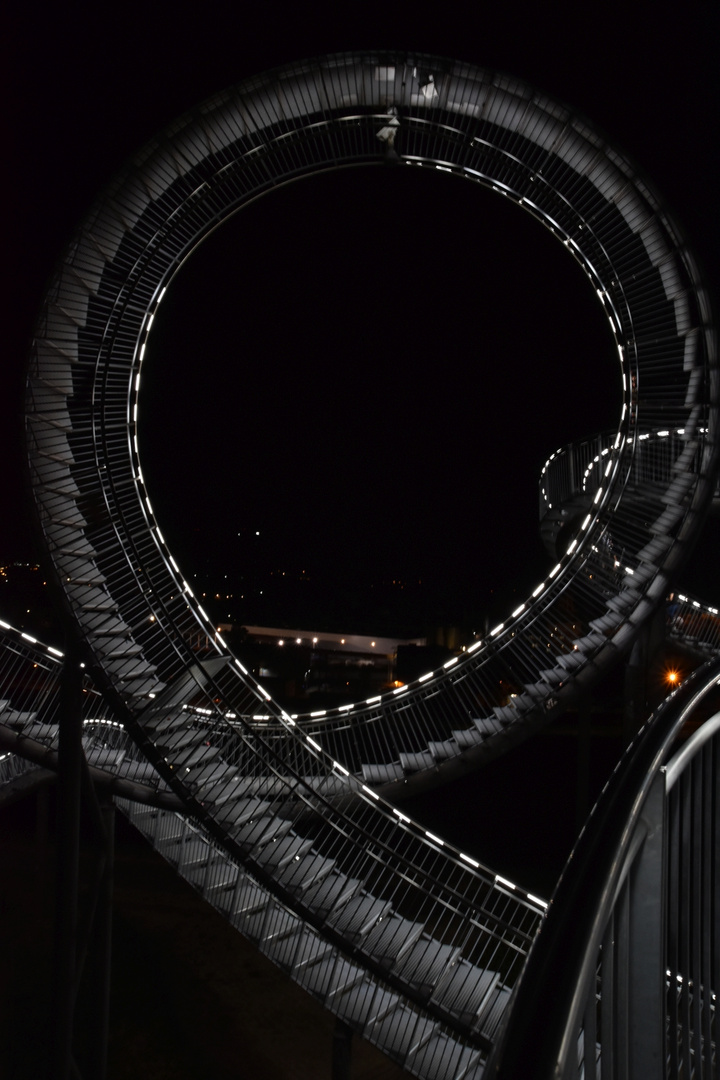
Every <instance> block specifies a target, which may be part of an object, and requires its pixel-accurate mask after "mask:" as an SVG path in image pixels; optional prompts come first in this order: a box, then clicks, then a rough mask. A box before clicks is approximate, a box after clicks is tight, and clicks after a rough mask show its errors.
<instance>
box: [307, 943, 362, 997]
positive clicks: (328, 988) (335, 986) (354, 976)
mask: <svg viewBox="0 0 720 1080" xmlns="http://www.w3.org/2000/svg"><path fill="white" fill-rule="evenodd" d="M364 977H365V972H364V971H363V969H362V968H360V967H357V966H356V965H355V964H353V963H351V961H350V960H346V959H345V957H343V956H340V955H339V954H338V953H336V952H333V954H332V955H331V956H328V957H326V958H325V959H323V960H320V961H319V963H317V964H310V965H308V966H306V967H305V968H304V969H303V970H302V971H301V973H300V977H299V978H298V983H299V984H300V986H302V987H304V988H305V989H306V990H307V991H309V993H311V994H313V995H314V996H315V997H318V998H320V1000H321V1001H328V1000H329V999H331V998H334V997H337V996H338V994H343V993H345V992H346V991H347V990H350V989H352V987H353V986H357V985H358V983H360V982H362V980H363V978H364Z"/></svg>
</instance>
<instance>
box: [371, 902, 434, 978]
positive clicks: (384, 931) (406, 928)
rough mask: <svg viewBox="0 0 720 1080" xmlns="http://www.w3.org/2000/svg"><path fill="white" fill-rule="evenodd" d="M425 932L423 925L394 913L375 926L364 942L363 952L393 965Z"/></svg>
mask: <svg viewBox="0 0 720 1080" xmlns="http://www.w3.org/2000/svg"><path fill="white" fill-rule="evenodd" d="M422 931H423V924H422V923H414V922H411V921H410V920H409V919H403V918H402V916H401V915H398V914H397V913H395V912H393V913H392V914H390V915H388V916H387V917H385V918H382V919H381V920H380V921H379V922H377V923H376V924H375V926H373V928H372V930H370V931H369V933H368V934H367V937H366V938H365V941H364V942H363V951H365V952H368V953H369V954H370V955H371V956H374V957H376V958H379V959H381V960H388V961H389V964H388V966H389V965H390V964H393V963H394V962H395V961H396V960H398V959H400V957H402V956H403V954H404V953H406V952H407V951H408V949H410V948H411V946H412V945H413V944H414V943H415V942H416V941H417V939H418V938H419V937H420V935H421V933H422Z"/></svg>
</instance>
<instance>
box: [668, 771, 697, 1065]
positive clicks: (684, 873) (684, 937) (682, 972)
mask: <svg viewBox="0 0 720 1080" xmlns="http://www.w3.org/2000/svg"><path fill="white" fill-rule="evenodd" d="M679 810H680V835H681V837H682V841H681V845H680V860H681V862H680V905H679V910H678V915H679V922H678V945H679V948H678V953H679V955H678V960H679V967H678V968H677V969H676V971H671V974H670V978H671V979H672V978H674V977H675V976H678V977H679V979H681V980H682V981H681V982H678V983H677V984H676V990H678V992H679V995H680V1032H681V1062H680V1066H681V1071H682V1073H683V1074H684V1075H685V1076H688V1077H689V1076H692V1057H691V1054H690V1025H691V1018H690V995H689V992H688V977H689V970H690V921H689V919H688V918H686V917H685V916H686V913H687V912H689V911H690V910H691V907H690V904H691V891H690V874H691V867H690V866H689V865H688V858H689V852H690V850H691V849H690V844H691V842H692V829H691V819H690V815H691V785H690V774H689V773H683V775H682V777H681V778H680V798H679ZM678 1075H680V1074H678Z"/></svg>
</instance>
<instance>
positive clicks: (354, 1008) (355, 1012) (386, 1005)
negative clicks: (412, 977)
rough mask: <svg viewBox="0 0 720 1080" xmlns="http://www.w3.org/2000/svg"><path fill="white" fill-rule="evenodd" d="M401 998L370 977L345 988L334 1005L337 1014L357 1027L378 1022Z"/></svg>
mask: <svg viewBox="0 0 720 1080" xmlns="http://www.w3.org/2000/svg"><path fill="white" fill-rule="evenodd" d="M400 1003H401V998H400V997H399V995H398V994H397V993H395V992H394V991H392V990H386V989H385V988H384V987H383V986H378V984H377V983H376V982H373V981H372V980H370V979H367V978H366V979H363V980H362V982H360V983H358V984H357V985H356V986H353V987H352V988H351V989H350V990H346V991H345V993H344V994H342V995H341V996H340V997H339V998H338V1000H337V1003H336V1004H335V1006H334V1009H335V1010H336V1014H337V1016H339V1017H341V1019H343V1020H345V1021H347V1022H348V1023H350V1024H353V1025H355V1026H357V1027H359V1028H361V1029H362V1028H365V1027H367V1025H368V1024H375V1023H378V1022H379V1021H380V1020H384V1019H385V1017H386V1016H389V1014H390V1013H391V1012H393V1011H394V1010H395V1009H397V1008H398V1006H399V1005H400Z"/></svg>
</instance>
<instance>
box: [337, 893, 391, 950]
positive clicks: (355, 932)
mask: <svg viewBox="0 0 720 1080" xmlns="http://www.w3.org/2000/svg"><path fill="white" fill-rule="evenodd" d="M390 910H391V905H390V902H389V901H388V900H382V899H378V898H377V897H375V896H372V895H371V894H370V893H365V892H363V893H361V894H360V895H359V896H353V897H352V898H351V899H350V900H348V902H347V903H346V904H344V905H343V906H342V907H341V908H340V911H339V912H337V913H336V914H333V915H332V917H331V919H330V920H329V921H330V922H331V925H332V926H334V927H335V929H336V930H339V931H340V932H341V933H343V934H345V935H346V936H347V937H349V938H351V939H354V940H356V939H358V938H361V937H362V936H363V935H364V934H367V933H368V931H369V930H371V929H372V927H373V926H374V925H375V923H376V922H377V921H378V920H379V919H382V918H383V917H384V916H385V915H387V914H389V912H390Z"/></svg>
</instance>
